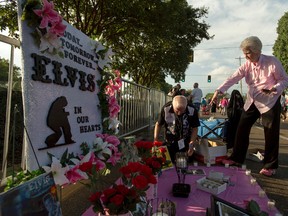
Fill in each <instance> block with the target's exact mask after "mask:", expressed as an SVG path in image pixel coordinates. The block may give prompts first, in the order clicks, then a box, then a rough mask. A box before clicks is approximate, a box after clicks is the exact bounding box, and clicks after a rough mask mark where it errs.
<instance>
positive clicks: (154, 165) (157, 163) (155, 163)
mask: <svg viewBox="0 0 288 216" xmlns="http://www.w3.org/2000/svg"><path fill="white" fill-rule="evenodd" d="M152 166H153V168H155V169H160V168H161V164H160V163H159V162H158V161H153V162H152Z"/></svg>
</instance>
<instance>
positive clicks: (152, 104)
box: [118, 79, 171, 137]
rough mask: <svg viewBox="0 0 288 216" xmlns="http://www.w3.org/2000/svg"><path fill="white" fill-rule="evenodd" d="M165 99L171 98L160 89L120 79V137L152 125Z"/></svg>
mask: <svg viewBox="0 0 288 216" xmlns="http://www.w3.org/2000/svg"><path fill="white" fill-rule="evenodd" d="M167 100H171V98H170V97H169V96H167V95H166V94H165V93H164V92H162V91H158V90H156V89H152V88H147V87H145V86H141V85H138V84H135V83H133V82H130V81H128V80H125V79H122V88H121V92H120V95H119V98H118V101H119V104H120V106H121V111H120V114H119V121H120V122H121V125H120V137H124V136H127V135H130V134H133V133H135V132H137V131H139V130H142V129H144V128H148V127H150V126H151V125H153V124H154V123H155V122H156V121H157V119H158V115H159V113H160V110H161V107H162V106H163V105H164V104H165V103H166V101H167Z"/></svg>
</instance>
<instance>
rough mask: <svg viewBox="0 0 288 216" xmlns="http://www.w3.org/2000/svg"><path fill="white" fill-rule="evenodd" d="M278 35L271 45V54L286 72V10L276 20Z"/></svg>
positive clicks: (287, 58) (287, 37)
mask: <svg viewBox="0 0 288 216" xmlns="http://www.w3.org/2000/svg"><path fill="white" fill-rule="evenodd" d="M277 34H278V37H277V39H276V41H275V44H274V46H273V55H274V56H276V57H277V58H278V59H279V60H280V61H281V63H282V65H283V67H284V69H285V71H286V73H287V72H288V12H286V13H285V14H284V15H283V16H282V17H281V18H280V19H279V21H278V27H277Z"/></svg>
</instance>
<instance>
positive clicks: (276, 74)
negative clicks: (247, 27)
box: [217, 54, 288, 113]
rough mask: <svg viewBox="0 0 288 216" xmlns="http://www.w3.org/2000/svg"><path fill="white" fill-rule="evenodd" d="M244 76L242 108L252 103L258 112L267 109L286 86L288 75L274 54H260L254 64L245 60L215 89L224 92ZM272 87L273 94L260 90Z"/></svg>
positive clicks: (273, 103) (263, 111)
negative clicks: (245, 93) (246, 89)
mask: <svg viewBox="0 0 288 216" xmlns="http://www.w3.org/2000/svg"><path fill="white" fill-rule="evenodd" d="M244 77H245V81H246V83H247V85H248V92H247V99H246V101H245V105H244V110H248V109H249V107H250V106H251V104H252V103H254V104H255V106H256V107H257V109H258V110H259V112H260V113H265V112H267V111H269V110H270V109H271V108H272V107H273V106H274V105H275V103H276V101H277V100H278V98H279V97H280V95H281V93H282V91H283V90H284V89H285V88H286V87H287V86H288V75H287V73H286V72H285V70H284V68H283V66H282V64H281V63H280V61H279V60H278V59H277V58H275V57H274V56H266V55H263V54H261V55H260V58H259V61H258V62H257V63H256V64H253V63H252V62H250V61H246V62H245V63H244V64H243V65H242V66H240V67H239V68H238V69H237V71H235V72H234V74H232V75H231V76H230V77H229V78H228V79H227V80H226V81H225V82H224V83H223V84H222V85H220V86H219V87H218V88H217V90H219V91H221V92H225V91H227V90H228V89H229V88H230V87H231V86H232V85H234V84H236V83H237V82H238V81H239V80H241V79H242V78H244ZM273 87H274V88H276V89H277V92H276V93H275V94H271V95H266V94H264V93H263V92H262V89H271V88H273Z"/></svg>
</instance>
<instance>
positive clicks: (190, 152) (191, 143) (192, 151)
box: [187, 141, 194, 157]
mask: <svg viewBox="0 0 288 216" xmlns="http://www.w3.org/2000/svg"><path fill="white" fill-rule="evenodd" d="M193 153H194V144H193V141H191V142H190V143H189V149H188V152H187V154H188V156H189V157H190V156H192V155H193Z"/></svg>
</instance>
